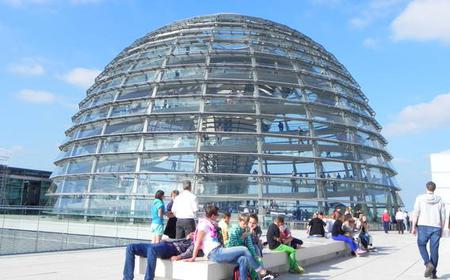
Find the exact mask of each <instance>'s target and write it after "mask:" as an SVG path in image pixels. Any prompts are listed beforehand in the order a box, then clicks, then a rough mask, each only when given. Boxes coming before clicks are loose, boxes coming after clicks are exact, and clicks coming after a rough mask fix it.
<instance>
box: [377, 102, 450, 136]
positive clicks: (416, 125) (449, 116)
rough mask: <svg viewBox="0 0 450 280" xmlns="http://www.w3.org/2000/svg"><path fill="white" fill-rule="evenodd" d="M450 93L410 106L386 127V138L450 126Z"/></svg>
mask: <svg viewBox="0 0 450 280" xmlns="http://www.w3.org/2000/svg"><path fill="white" fill-rule="evenodd" d="M449 108H450V93H447V94H441V95H438V96H436V97H435V98H434V99H433V100H431V101H430V102H425V103H419V104H415V105H409V106H407V107H405V108H404V109H403V110H401V111H400V113H398V114H397V115H396V116H395V117H394V118H393V121H392V122H391V123H389V124H387V125H386V126H385V129H384V134H385V135H386V136H402V135H407V134H415V133H419V132H423V131H426V130H429V129H433V128H439V127H445V126H447V127H448V126H449V125H450V110H449Z"/></svg>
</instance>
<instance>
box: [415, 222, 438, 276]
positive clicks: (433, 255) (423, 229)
mask: <svg viewBox="0 0 450 280" xmlns="http://www.w3.org/2000/svg"><path fill="white" fill-rule="evenodd" d="M417 228H418V231H417V245H418V246H419V252H420V255H421V256H422V259H423V262H424V264H427V263H428V262H430V261H431V263H432V264H433V266H434V270H433V274H436V268H437V265H438V260H439V240H440V239H441V228H438V227H430V226H417ZM428 241H430V254H428V250H427V243H428Z"/></svg>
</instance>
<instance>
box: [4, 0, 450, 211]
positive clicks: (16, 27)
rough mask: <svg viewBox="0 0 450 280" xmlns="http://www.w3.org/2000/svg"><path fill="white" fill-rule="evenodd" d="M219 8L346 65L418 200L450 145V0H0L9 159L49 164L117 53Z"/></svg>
mask: <svg viewBox="0 0 450 280" xmlns="http://www.w3.org/2000/svg"><path fill="white" fill-rule="evenodd" d="M219 12H231V13H240V14H245V15H251V16H258V17H263V18H266V19H269V20H273V21H276V22H279V23H282V24H286V25H288V26H290V27H292V28H295V29H297V30H299V31H300V32H302V33H304V34H306V35H307V36H309V37H311V38H312V39H313V40H315V41H316V42H318V43H320V44H322V45H323V46H324V47H325V48H326V49H327V50H328V51H330V52H331V53H333V54H334V55H335V56H336V57H337V59H338V60H339V61H340V62H341V63H343V64H344V65H345V66H346V67H347V69H348V70H349V71H350V73H351V74H352V75H353V76H354V78H355V79H356V80H357V81H358V83H359V84H360V85H361V87H362V89H363V91H364V92H365V94H366V95H367V96H368V98H369V104H370V105H371V106H372V108H374V110H375V111H376V112H377V116H376V118H377V120H378V121H379V122H380V123H381V124H382V125H383V127H384V129H383V131H382V134H383V135H384V136H385V137H386V138H387V139H388V141H389V145H388V150H389V151H390V152H391V153H392V155H393V156H394V161H393V164H394V165H395V167H396V169H397V170H398V172H399V175H398V176H397V180H398V182H399V184H400V186H401V187H402V189H403V192H402V197H403V199H404V200H405V203H406V204H407V206H408V208H410V207H411V204H412V203H413V199H414V197H415V196H416V195H417V194H419V193H421V192H423V186H424V184H425V182H426V181H428V180H430V179H431V178H430V176H431V175H430V174H431V173H430V164H429V154H430V153H435V152H441V151H447V150H450V141H449V140H450V71H449V68H448V65H450V1H448V0H366V1H363V0H301V1H300V0H294V1H281V0H279V1H262V0H259V1H230V0H228V1H212V0H211V1H200V0H199V1H189V0H183V1H176V0H172V1H144V0H142V1H137V0H136V1H132V0H128V1H127V0H110V1H108V0H0V38H1V40H0V85H1V87H0V127H1V130H0V156H1V155H3V156H7V157H9V160H8V162H7V163H8V165H11V166H19V167H28V168H35V169H44V170H45V169H47V170H51V169H52V168H53V160H54V158H55V157H56V155H57V154H58V149H57V147H58V145H59V144H61V142H62V141H63V139H64V130H65V129H66V128H68V127H70V125H71V121H70V117H71V116H72V115H73V114H74V113H75V112H76V110H77V109H76V106H77V103H78V102H79V101H81V100H82V99H83V97H84V95H85V90H86V89H87V87H89V85H90V84H91V83H92V81H93V78H94V77H95V75H97V74H98V73H99V71H101V70H102V69H103V67H104V66H106V64H107V63H108V62H109V61H111V60H112V59H113V58H114V57H115V56H116V55H117V54H118V53H119V52H120V51H121V50H122V49H123V48H125V47H127V46H128V45H130V44H131V43H132V42H133V41H134V40H135V39H137V38H139V37H141V36H143V35H145V34H146V33H148V32H150V31H152V30H154V29H155V28H158V27H161V26H163V25H166V24H169V23H171V22H172V21H174V20H179V19H183V18H188V17H192V16H197V15H205V14H211V13H219ZM449 164H450V163H449Z"/></svg>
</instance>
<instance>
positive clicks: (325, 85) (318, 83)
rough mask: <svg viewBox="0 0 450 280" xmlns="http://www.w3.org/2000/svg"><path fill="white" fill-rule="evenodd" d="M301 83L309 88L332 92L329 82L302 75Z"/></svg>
mask: <svg viewBox="0 0 450 280" xmlns="http://www.w3.org/2000/svg"><path fill="white" fill-rule="evenodd" d="M302 80H303V82H304V83H305V84H306V85H307V86H310V87H315V88H320V89H324V90H330V91H331V90H332V87H331V83H330V81H328V80H326V79H324V78H317V77H313V76H308V75H302Z"/></svg>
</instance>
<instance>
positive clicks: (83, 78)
mask: <svg viewBox="0 0 450 280" xmlns="http://www.w3.org/2000/svg"><path fill="white" fill-rule="evenodd" d="M99 74H100V71H99V70H97V69H86V68H75V69H73V70H71V71H70V72H69V73H67V74H65V75H63V76H62V79H63V80H64V81H66V82H68V83H69V84H72V85H75V86H78V87H81V88H84V89H87V88H89V87H90V86H91V85H92V84H93V83H94V80H95V77H97V76H98V75H99Z"/></svg>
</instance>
